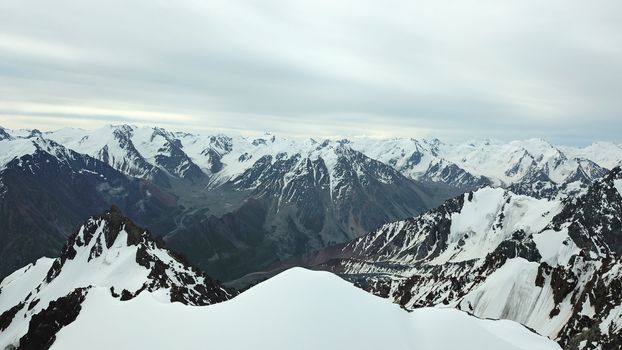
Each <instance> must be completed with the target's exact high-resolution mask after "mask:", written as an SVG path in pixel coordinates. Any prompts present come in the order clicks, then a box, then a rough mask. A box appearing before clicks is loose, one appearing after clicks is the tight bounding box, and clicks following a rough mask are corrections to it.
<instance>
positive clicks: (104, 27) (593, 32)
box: [0, 0, 622, 144]
mask: <svg viewBox="0 0 622 350" xmlns="http://www.w3.org/2000/svg"><path fill="white" fill-rule="evenodd" d="M621 78H622V3H621V2H620V1H619V0H596V1H591V2H586V1H579V0H566V1H563V0H550V1H544V2H543V1H537V0H522V1H518V0H510V1H503V2H499V1H494V0H477V1H475V0H461V1H458V0H442V1H439V0H436V1H434V0H423V1H421V0H419V1H397V0H385V1H366V0H359V1H339V2H336V1H327V0H315V1H286V0H266V1H246V2H243V1H237V0H217V1H200V0H181V1H161V0H160V1H153V0H150V1H148V0H123V1H121V0H109V1H99V2H95V1H84V0H75V1H70V0H58V1H40V0H22V1H13V0H5V1H0V123H1V124H4V125H6V126H30V127H32V126H38V127H41V128H44V129H45V128H57V127H60V126H65V125H77V126H84V127H91V126H96V125H99V124H103V123H120V122H132V123H138V124H158V125H163V126H170V127H176V128H177V129H182V130H195V129H218V130H238V131H242V132H247V131H260V130H261V131H264V130H268V131H275V132H280V133H288V134H295V135H301V134H309V135H344V136H351V135H361V134H367V135H373V136H414V137H419V136H435V137H441V138H445V139H468V138H482V137H494V138H502V139H513V138H525V137H545V138H548V139H550V140H551V141H554V142H559V143H566V144H583V143H586V142H589V141H592V140H595V139H601V140H614V141H619V140H620V139H621V138H622V137H621V136H620V134H621V132H622V116H621V113H620V111H621V110H622V79H621Z"/></svg>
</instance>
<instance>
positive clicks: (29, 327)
mask: <svg viewBox="0 0 622 350" xmlns="http://www.w3.org/2000/svg"><path fill="white" fill-rule="evenodd" d="M98 291H105V293H107V294H108V295H109V296H110V297H112V298H114V299H116V300H119V301H127V300H131V299H134V298H136V297H137V296H138V295H140V294H142V293H149V294H151V295H153V297H154V298H157V299H158V300H160V301H162V302H169V303H172V302H179V303H182V304H186V305H210V304H214V303H218V302H221V301H224V300H227V299H230V298H231V297H232V296H233V292H231V291H229V290H227V289H225V288H224V287H222V286H221V285H220V284H219V283H218V282H216V281H214V280H212V279H211V278H210V277H208V276H206V275H205V274H204V273H202V272H201V271H200V270H198V269H196V268H194V267H193V266H191V265H189V264H188V263H187V262H186V261H185V260H184V259H183V258H181V257H180V256H178V255H177V254H175V253H173V252H171V251H169V250H167V249H166V248H164V246H163V244H162V242H161V241H159V240H154V239H152V238H151V236H150V235H149V233H148V232H147V231H145V230H143V229H141V228H139V227H137V226H136V225H135V224H134V223H133V222H132V221H130V220H129V219H128V218H126V217H124V216H123V215H122V214H121V212H120V210H119V209H118V208H117V207H114V206H113V207H112V208H111V209H110V210H108V211H106V212H105V213H104V214H103V215H101V216H97V217H91V218H90V219H88V220H87V221H86V222H85V223H84V225H82V226H81V227H80V229H79V230H78V231H76V232H75V233H74V234H73V235H71V236H70V237H69V239H68V241H67V243H66V244H65V246H64V247H63V249H62V252H61V254H60V256H59V257H58V258H56V259H48V258H42V259H39V260H38V261H37V262H36V263H35V264H30V265H28V266H26V267H24V268H22V269H20V270H18V271H16V272H14V273H13V274H11V275H9V276H8V277H7V278H5V279H4V280H3V281H2V283H1V284H0V311H1V312H2V314H1V315H0V331H1V332H0V347H4V346H7V345H14V346H18V348H20V349H41V348H48V347H49V346H50V345H51V344H52V343H53V342H54V339H55V334H56V333H57V332H58V331H59V330H60V329H61V328H62V327H64V326H66V325H67V324H69V323H71V322H73V321H74V320H75V318H76V317H77V315H78V314H79V313H80V310H81V308H82V303H83V302H84V300H85V298H87V297H88V295H90V293H98Z"/></svg>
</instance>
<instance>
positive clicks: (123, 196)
mask: <svg viewBox="0 0 622 350" xmlns="http://www.w3.org/2000/svg"><path fill="white" fill-rule="evenodd" d="M0 149H4V150H13V151H16V153H14V154H12V156H11V157H10V160H9V161H8V162H7V163H6V164H5V165H4V166H3V167H2V169H1V170H0V256H2V261H3V263H2V264H0V276H2V277H3V276H6V274H8V273H10V272H12V271H13V270H15V269H16V268H18V267H19V266H23V265H25V264H27V263H30V262H33V261H35V260H36V259H37V258H40V257H41V256H55V255H56V254H57V252H58V250H59V249H60V247H61V246H62V245H63V242H64V241H65V239H66V236H65V235H66V233H67V232H70V231H71V230H72V229H73V228H74V227H76V226H77V225H79V224H80V223H81V222H82V221H83V220H84V218H86V217H89V216H90V215H92V214H93V213H97V212H101V211H102V210H104V209H105V208H107V207H109V206H110V204H111V203H116V204H117V205H119V206H120V207H121V208H122V209H123V210H125V211H126V212H127V213H128V214H129V215H131V216H132V217H133V218H135V219H137V220H138V221H139V222H140V223H141V224H145V223H154V222H156V221H159V220H161V219H162V218H163V217H166V216H167V215H168V214H167V210H168V209H169V208H171V207H174V206H175V205H176V204H175V198H174V197H173V196H171V195H169V194H166V193H165V192H162V191H161V190H160V189H159V188H158V187H156V186H154V185H152V184H151V183H149V182H147V181H144V180H137V179H132V178H128V177H127V176H125V175H124V174H122V173H120V172H118V171H116V170H115V169H113V168H111V167H110V166H108V165H106V164H105V163H102V162H100V161H98V160H96V159H93V158H91V157H89V156H87V155H83V154H79V153H77V152H74V151H72V150H69V149H67V148H65V147H63V146H62V145H59V144H58V143H56V142H54V141H50V140H48V139H45V138H42V137H40V136H35V137H30V138H26V139H15V140H12V141H7V140H5V141H0ZM4 155H8V152H7V153H4ZM7 158H9V157H8V156H7Z"/></svg>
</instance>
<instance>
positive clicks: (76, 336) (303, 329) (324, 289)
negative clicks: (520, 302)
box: [51, 268, 559, 350]
mask: <svg viewBox="0 0 622 350" xmlns="http://www.w3.org/2000/svg"><path fill="white" fill-rule="evenodd" d="M102 330H105V332H106V334H107V335H108V336H97V337H96V338H94V335H97V334H101V331H102ZM448 332H451V336H447V333H448ZM85 347H88V348H89V349H136V348H141V349H173V348H180V347H181V348H184V349H205V348H206V347H209V348H215V349H275V350H277V349H283V350H285V349H287V350H289V349H421V350H449V349H451V350H453V349H457V348H459V349H465V350H480V349H500V350H519V349H523V350H548V349H551V350H553V349H559V347H558V346H557V344H555V343H554V342H552V341H550V340H548V339H546V338H544V337H541V336H538V335H537V334H535V333H532V332H531V331H529V330H528V329H526V328H524V327H522V326H521V325H519V324H517V323H514V322H511V321H493V320H480V319H477V318H475V317H472V316H469V315H467V314H466V313H464V312H460V311H457V310H454V309H434V308H428V309H420V310H416V311H415V312H412V313H408V312H405V311H404V310H402V309H400V308H399V307H397V306H396V305H392V304H391V303H389V302H387V301H386V300H384V299H381V298H377V297H375V296H372V295H370V294H368V293H365V292H363V291H361V290H359V289H357V288H354V287H353V286H352V285H351V284H349V283H347V282H346V281H343V280H341V279H340V278H338V277H337V276H335V275H333V274H330V273H326V272H313V271H309V270H304V269H301V268H294V269H291V270H288V271H286V272H284V273H282V274H280V275H278V276H276V277H274V278H272V279H270V280H269V281H266V282H264V283H261V284H259V285H257V286H255V287H253V288H251V289H249V290H248V291H246V292H244V293H242V294H241V295H239V296H237V297H235V298H234V299H232V300H229V301H225V302H222V303H220V304H216V305H210V306H207V307H188V306H184V305H180V304H172V303H170V302H168V301H166V299H165V298H162V295H161V292H158V291H156V292H153V293H141V294H140V295H139V296H137V297H136V298H134V299H132V300H129V301H120V300H119V299H117V298H114V297H113V296H111V293H110V291H109V290H108V289H106V288H103V287H98V286H95V287H92V288H90V289H88V290H87V291H85V296H84V301H83V302H82V303H81V308H80V312H79V314H78V316H77V318H76V319H75V321H73V322H72V323H70V324H68V325H67V326H65V327H64V328H62V329H61V330H60V331H59V332H58V334H57V335H56V340H55V341H54V343H53V344H52V347H51V349H63V350H71V349H84V348H85Z"/></svg>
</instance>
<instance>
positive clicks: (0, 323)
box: [0, 303, 24, 332]
mask: <svg viewBox="0 0 622 350" xmlns="http://www.w3.org/2000/svg"><path fill="white" fill-rule="evenodd" d="M23 308H24V303H19V304H17V305H15V306H13V307H12V308H10V309H8V310H6V311H5V312H3V313H2V314H0V332H2V331H3V330H5V329H7V328H8V327H9V325H10V324H11V322H13V318H15V315H16V314H17V312H18V311H19V310H21V309H23Z"/></svg>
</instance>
